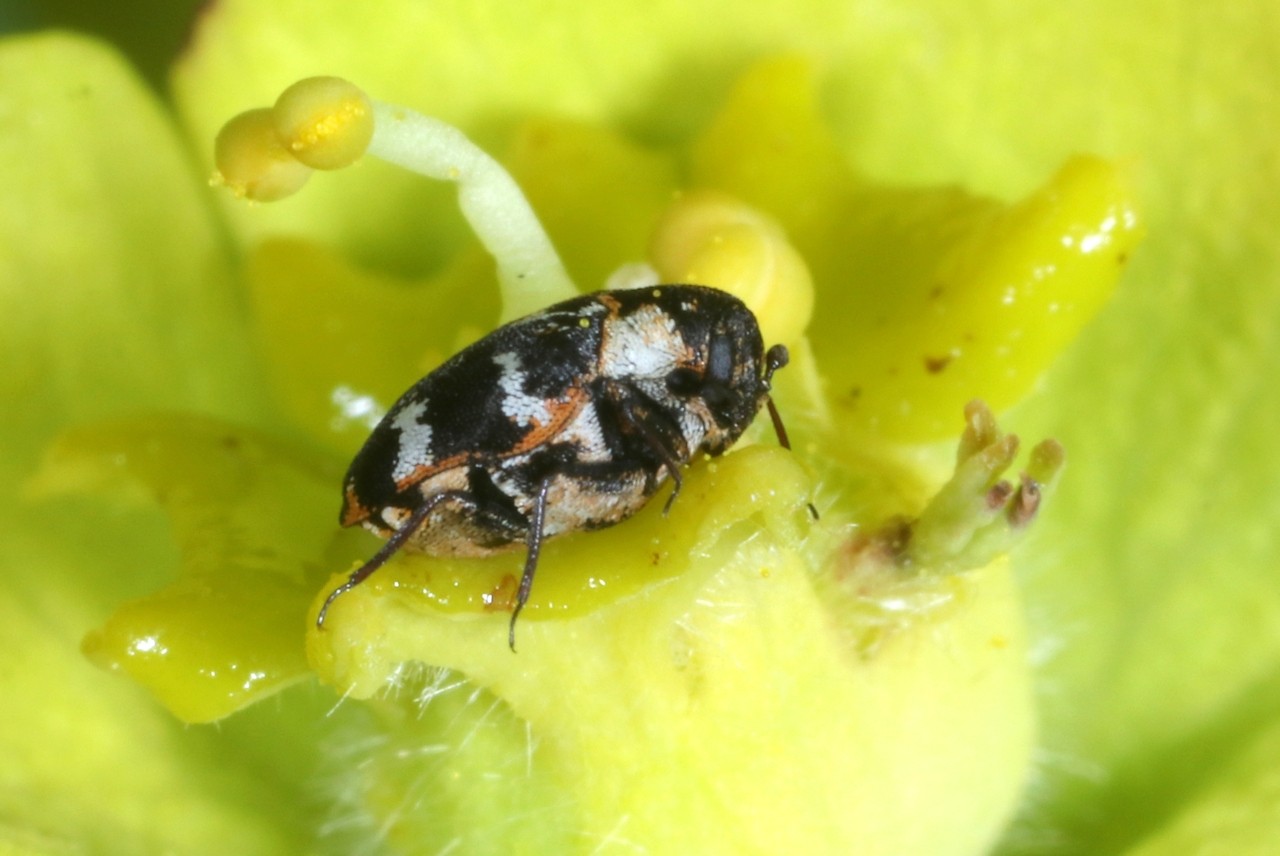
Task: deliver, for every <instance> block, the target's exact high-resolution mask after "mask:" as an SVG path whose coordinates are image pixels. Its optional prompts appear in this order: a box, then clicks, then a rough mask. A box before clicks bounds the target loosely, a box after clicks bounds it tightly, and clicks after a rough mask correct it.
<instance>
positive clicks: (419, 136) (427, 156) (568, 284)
mask: <svg viewBox="0 0 1280 856" xmlns="http://www.w3.org/2000/svg"><path fill="white" fill-rule="evenodd" d="M373 114H374V132H373V140H372V141H371V142H370V144H369V154H371V155H374V156H375V157H379V158H382V159H383V160H385V161H388V162H389V163H393V164H395V165H396V166H399V167H403V168H404V169H407V170H410V171H411V172H416V173H418V174H420V175H425V176H428V177H429V178H435V179H439V180H441V181H452V182H455V183H456V184H457V185H458V204H459V206H461V208H462V214H463V216H464V217H466V218H467V222H468V223H470V224H471V228H472V229H473V230H475V233H476V236H477V237H478V238H479V239H480V243H482V244H484V247H485V249H486V250H488V251H489V253H490V254H491V255H492V256H493V258H494V260H495V261H496V262H497V264H498V283H499V286H500V287H501V289H502V311H503V319H502V320H504V321H506V320H510V319H512V318H518V317H520V316H522V315H527V314H529V313H530V312H534V311H536V310H538V309H541V308H543V307H544V306H546V305H548V304H549V303H555V302H556V301H559V300H565V299H567V298H570V297H573V296H574V295H576V294H577V293H578V292H577V289H576V288H574V286H573V282H572V280H570V279H569V274H568V273H567V272H566V271H565V269H564V265H563V264H561V262H560V257H559V255H557V254H556V250H555V247H554V246H552V244H551V239H550V238H549V237H547V233H546V232H545V231H543V229H542V224H541V223H539V222H538V217H537V215H536V214H534V213H533V208H532V207H530V205H529V202H528V200H526V199H525V197H524V194H523V193H522V192H521V191H520V187H519V185H517V184H516V182H515V180H514V179H513V178H512V177H511V176H510V174H508V173H507V171H506V170H505V169H503V168H502V166H501V165H500V164H499V163H498V162H497V161H496V160H494V159H493V158H492V157H490V156H489V155H488V154H487V153H485V152H484V151H483V150H482V149H481V148H480V147H479V146H477V145H476V144H475V143H473V142H471V140H469V139H467V137H466V135H465V134H463V133H462V132H461V131H459V130H458V129H457V128H455V127H453V126H452V125H449V124H446V123H445V122H442V121H440V120H439V119H433V118H431V117H430V116H424V115H422V114H421V113H417V112H415V111H413V110H409V109H407V108H405V107H400V106H397V105H394V104H384V103H382V102H379V101H374V102H373Z"/></svg>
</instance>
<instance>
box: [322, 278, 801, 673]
mask: <svg viewBox="0 0 1280 856" xmlns="http://www.w3.org/2000/svg"><path fill="white" fill-rule="evenodd" d="M786 364H787V349H786V348H785V347H784V346H782V345H774V346H773V347H772V348H770V349H769V350H768V351H767V352H766V351H765V350H764V344H763V341H762V339H761V336H760V325H759V324H758V323H757V321H756V318H755V316H754V315H752V314H751V310H749V309H748V308H747V307H746V305H745V304H744V303H743V302H742V301H741V300H739V299H738V298H736V297H734V296H733V295H731V294H728V293H727V292H724V291H720V290H718V289H714V288H708V287H706V286H700V285H662V286H658V287H653V288H637V289H625V290H617V291H600V292H596V293H594V294H587V295H583V296H581V297H576V298H573V299H572V300H566V301H564V302H562V303H557V304H555V305H554V306H551V307H549V308H547V309H545V310H543V311H541V312H537V313H534V314H533V315H529V316H527V317H524V318H521V319H518V320H516V321H512V322H511V323H509V324H506V325H505V326H503V327H500V328H498V329H497V330H495V331H493V332H492V333H490V334H489V335H487V336H485V337H484V338H482V339H480V340H479V341H477V342H475V343H474V344H472V345H471V346H469V347H467V348H465V349H464V350H462V351H460V352H459V353H457V354H456V355H454V356H453V357H452V358H451V359H449V360H448V361H446V362H445V363H444V364H442V365H441V366H440V367H439V368H437V369H436V370H435V371H433V372H431V373H430V374H428V375H427V376H426V377H424V378H423V379H422V380H420V381H418V382H417V383H416V384H415V385H414V386H413V387H412V388H411V389H410V390H409V391H408V392H406V393H405V394H404V395H403V396H401V398H400V400H399V401H397V402H396V403H395V405H394V406H393V407H392V408H391V410H390V411H388V412H387V414H386V416H385V417H383V419H382V421H381V422H380V423H379V424H378V425H377V427H376V428H374V429H373V433H372V434H371V435H370V436H369V439H368V440H367V441H366V442H365V444H364V447H363V448H362V449H361V450H360V452H359V453H358V454H357V455H356V457H355V459H354V460H353V461H352V462H351V467H350V469H349V470H348V471H347V476H346V480H345V483H344V496H343V504H342V513H341V517H340V521H341V523H342V525H343V526H354V525H356V524H360V525H362V526H364V527H365V528H366V529H368V530H370V531H371V532H374V533H376V534H378V535H380V536H382V537H384V538H386V539H387V542H386V544H385V545H384V546H383V547H382V549H380V550H379V551H378V552H377V554H375V555H374V556H373V558H371V559H370V560H369V561H368V562H366V563H365V564H364V565H362V566H361V567H359V568H358V569H356V570H355V571H354V572H352V574H351V575H350V577H349V578H348V579H347V580H346V582H345V583H343V584H342V585H341V586H339V587H338V588H336V589H334V591H333V592H332V593H331V594H330V595H329V597H328V599H327V600H326V601H325V603H324V605H323V606H322V607H321V609H320V614H319V616H318V617H317V619H316V623H317V625H320V626H323V625H324V619H325V613H326V612H327V610H328V608H329V606H330V604H332V603H333V601H334V599H335V598H337V597H338V596H339V595H340V594H342V593H343V592H345V591H347V590H349V589H351V588H352V587H354V586H356V585H358V584H359V583H360V582H361V581H362V580H364V579H365V578H366V577H368V576H369V575H370V574H371V573H373V572H374V571H375V570H377V569H378V568H379V567H380V566H381V565H382V564H383V563H384V562H386V561H387V559H389V558H390V557H391V556H392V555H393V554H394V553H395V552H396V551H397V550H399V549H400V548H402V547H403V548H406V549H412V550H416V551H420V552H423V553H427V554H430V555H436V556H484V555H488V554H490V553H494V552H498V551H502V550H507V549H511V548H514V547H519V546H520V545H524V546H525V548H526V549H527V555H526V559H525V563H524V571H523V574H522V576H521V578H520V587H519V590H518V593H517V596H516V603H515V606H514V608H513V610H512V612H511V623H510V626H509V629H508V638H507V641H508V644H509V645H510V646H511V649H512V650H513V651H514V650H515V627H516V617H517V616H518V615H519V614H520V610H521V609H522V608H523V607H524V605H525V603H526V602H527V601H528V599H529V591H530V588H531V587H532V585H533V576H534V571H535V570H536V569H537V565H538V553H539V550H540V549H541V546H542V542H543V541H544V540H545V539H547V538H550V537H552V536H554V535H559V534H561V533H563V532H573V531H577V530H583V529H600V528H603V527H605V526H612V525H613V524H615V523H618V522H619V521H622V520H625V519H626V518H628V517H630V516H631V515H632V514H635V513H636V511H638V510H639V509H640V508H641V507H642V506H644V505H645V503H647V502H648V501H649V499H650V498H651V497H652V496H653V494H654V493H655V492H656V491H657V490H658V488H659V487H660V486H661V485H662V484H663V482H665V481H666V480H667V479H670V480H671V481H672V483H673V488H672V491H671V496H670V497H669V498H668V499H667V502H666V506H665V508H664V511H665V510H666V509H669V508H670V507H671V503H672V502H674V501H675V498H676V496H677V495H678V494H679V492H680V486H681V479H680V467H681V466H682V465H685V464H688V463H689V462H690V461H691V460H692V459H693V458H694V456H695V455H698V454H700V453H703V452H705V453H708V454H711V455H719V454H721V453H722V452H724V451H725V450H726V449H728V448H729V447H730V446H731V445H732V444H733V443H734V442H735V441H736V440H737V439H738V437H739V436H740V435H741V434H742V432H743V431H744V430H746V428H747V426H748V425H750V424H751V421H752V420H753V419H754V418H755V415H756V413H757V412H758V411H759V410H760V407H761V406H762V405H767V406H768V408H769V413H770V415H771V417H772V419H773V425H774V429H775V431H776V432H777V435H778V441H779V443H781V444H782V445H783V446H784V447H787V448H790V446H789V444H788V441H787V436H786V431H785V429H784V428H783V426H782V420H781V419H780V418H779V416H778V411H777V409H776V408H775V407H774V405H773V402H772V400H770V398H769V383H770V379H771V378H772V376H773V373H774V372H775V371H777V370H778V369H780V368H782V367H783V366H785V365H786Z"/></svg>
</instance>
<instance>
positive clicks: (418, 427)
mask: <svg viewBox="0 0 1280 856" xmlns="http://www.w3.org/2000/svg"><path fill="white" fill-rule="evenodd" d="M426 415H427V403H426V402H425V401H416V402H414V403H413V404H410V405H409V406H408V407H406V408H404V409H403V410H401V411H400V412H399V413H397V414H396V416H395V418H394V419H392V420H391V425H392V427H394V428H397V429H399V431H400V454H398V455H396V465H395V467H394V469H392V471H391V478H393V479H395V480H396V481H397V482H398V481H401V480H402V479H406V478H408V477H409V476H411V475H413V473H414V471H415V470H417V469H418V467H422V466H426V465H428V464H430V463H431V460H432V458H431V425H430V424H425V423H423V422H422V418H423V417H424V416H426Z"/></svg>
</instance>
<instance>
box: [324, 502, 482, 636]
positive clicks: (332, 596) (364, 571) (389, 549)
mask: <svg viewBox="0 0 1280 856" xmlns="http://www.w3.org/2000/svg"><path fill="white" fill-rule="evenodd" d="M449 500H453V501H454V502H460V503H462V504H463V505H468V506H470V507H471V510H472V511H475V510H477V509H478V508H479V504H478V503H477V502H476V500H475V497H473V496H472V495H471V494H469V493H467V492H466V491H461V490H446V491H443V492H442V493H437V494H436V495H435V496H432V497H431V498H429V499H427V500H426V501H425V502H423V503H422V505H420V506H418V507H417V508H416V509H414V512H413V514H411V515H409V519H408V520H406V521H405V522H404V523H403V524H401V526H400V528H399V529H397V530H396V531H395V533H394V534H392V536H391V537H390V538H388V539H387V543H385V544H383V545H382V549H380V550H379V551H378V552H376V553H374V554H373V558H372V559H370V560H369V561H367V562H365V563H364V564H363V565H361V566H360V567H358V568H356V569H355V570H354V571H352V572H351V576H349V577H347V581H346V582H345V583H343V584H342V585H340V586H338V587H337V588H336V589H334V590H333V591H331V592H329V596H328V597H327V598H325V601H324V604H323V605H322V606H321V607H320V614H319V615H317V616H316V627H324V617H325V615H326V614H327V613H328V612H329V606H330V604H332V603H333V602H334V601H335V600H337V599H338V595H340V594H344V593H345V592H348V591H350V590H351V589H353V588H355V587H356V586H358V585H360V583H362V582H364V581H365V579H367V578H368V576H369V575H370V574H372V573H373V572H374V571H376V570H378V568H380V567H382V566H383V565H384V564H386V562H387V560H388V559H390V558H391V557H392V556H394V555H395V554H396V551H397V550H399V549H400V548H401V547H403V546H404V544H405V542H406V541H408V540H409V539H410V538H412V537H413V535H414V533H415V532H417V531H418V530H419V529H420V528H422V524H423V523H425V522H426V520H427V516H428V515H429V514H431V512H432V511H434V510H435V507H436V506H437V505H439V504H440V503H442V502H447V501H449Z"/></svg>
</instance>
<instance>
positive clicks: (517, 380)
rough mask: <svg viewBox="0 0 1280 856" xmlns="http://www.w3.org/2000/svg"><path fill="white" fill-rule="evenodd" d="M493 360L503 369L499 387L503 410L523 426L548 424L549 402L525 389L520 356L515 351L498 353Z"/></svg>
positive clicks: (507, 415)
mask: <svg viewBox="0 0 1280 856" xmlns="http://www.w3.org/2000/svg"><path fill="white" fill-rule="evenodd" d="M493 361H494V362H495V363H497V364H498V367H499V368H501V369H502V374H501V375H499V376H498V387H499V388H500V389H501V390H502V412H503V414H505V415H506V417H507V418H508V419H511V420H512V421H514V422H515V423H516V425H518V426H520V427H521V428H528V427H529V425H530V424H532V423H535V422H536V423H538V424H539V425H546V424H547V422H549V421H550V420H551V412H550V411H549V410H548V409H547V403H546V402H545V401H543V400H542V399H541V398H539V397H538V396H536V395H530V394H529V393H527V392H525V391H524V381H525V376H524V372H523V371H521V368H522V366H521V363H520V356H519V355H518V354H513V353H510V352H508V353H505V354H497V355H495V356H494V358H493Z"/></svg>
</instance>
